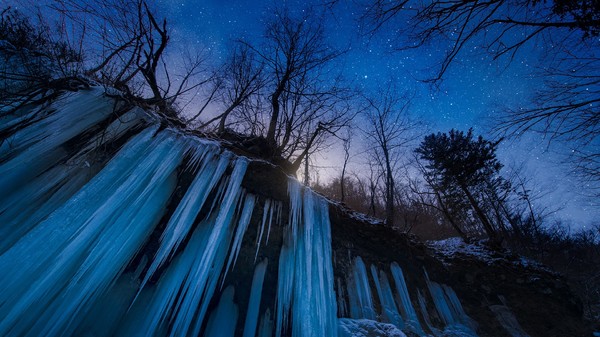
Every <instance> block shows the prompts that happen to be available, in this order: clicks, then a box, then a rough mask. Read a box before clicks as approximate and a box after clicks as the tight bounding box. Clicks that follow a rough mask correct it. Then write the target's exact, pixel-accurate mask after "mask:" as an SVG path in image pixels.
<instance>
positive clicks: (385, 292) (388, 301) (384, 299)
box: [371, 265, 404, 329]
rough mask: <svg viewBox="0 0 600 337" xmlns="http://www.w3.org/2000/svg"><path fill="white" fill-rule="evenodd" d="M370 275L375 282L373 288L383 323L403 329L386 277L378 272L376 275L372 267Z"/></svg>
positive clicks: (375, 269) (402, 322)
mask: <svg viewBox="0 0 600 337" xmlns="http://www.w3.org/2000/svg"><path fill="white" fill-rule="evenodd" d="M371 275H372V276H373V280H374V281H375V288H376V289H377V295H378V296H379V303H380V304H381V310H382V316H383V319H384V322H387V323H392V324H394V325H395V326H396V327H398V328H399V329H403V328H404V321H403V320H402V317H401V316H400V313H399V312H398V307H396V302H394V295H393V294H392V288H390V283H389V281H388V278H387V275H386V274H385V273H384V272H383V271H379V274H378V273H377V268H375V266H374V265H371Z"/></svg>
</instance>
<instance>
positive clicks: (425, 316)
mask: <svg viewBox="0 0 600 337" xmlns="http://www.w3.org/2000/svg"><path fill="white" fill-rule="evenodd" d="M417 300H418V301H419V308H420V309H421V314H422V315H423V319H424V320H425V324H426V325H427V327H428V328H429V330H430V331H431V332H432V333H433V335H434V336H441V331H440V330H438V329H436V328H435V327H434V326H433V324H431V319H430V318H429V311H427V305H426V303H425V297H424V296H423V294H421V291H420V290H417Z"/></svg>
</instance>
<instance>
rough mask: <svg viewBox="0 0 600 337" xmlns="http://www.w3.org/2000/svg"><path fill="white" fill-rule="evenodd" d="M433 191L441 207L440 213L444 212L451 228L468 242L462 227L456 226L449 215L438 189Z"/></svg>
mask: <svg viewBox="0 0 600 337" xmlns="http://www.w3.org/2000/svg"><path fill="white" fill-rule="evenodd" d="M434 192H435V197H436V198H437V201H438V203H439V204H440V208H441V209H442V213H444V216H446V219H448V222H450V225H451V226H452V228H454V230H455V231H456V232H457V233H458V235H460V236H461V237H462V238H463V240H464V241H465V242H468V241H469V238H468V237H467V235H466V234H465V232H463V231H462V229H460V227H458V224H456V222H454V219H453V218H452V216H451V215H450V211H449V210H448V208H447V207H446V204H445V203H444V201H443V200H442V197H441V196H440V193H439V192H438V191H434Z"/></svg>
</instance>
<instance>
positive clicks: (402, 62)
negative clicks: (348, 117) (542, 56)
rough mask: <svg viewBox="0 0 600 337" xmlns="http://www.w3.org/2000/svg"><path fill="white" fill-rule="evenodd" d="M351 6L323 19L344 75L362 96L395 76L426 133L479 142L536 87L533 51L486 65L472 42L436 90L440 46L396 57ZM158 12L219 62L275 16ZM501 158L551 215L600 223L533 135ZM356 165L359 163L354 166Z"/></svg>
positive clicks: (389, 39)
mask: <svg viewBox="0 0 600 337" xmlns="http://www.w3.org/2000/svg"><path fill="white" fill-rule="evenodd" d="M349 3H350V2H338V4H337V5H336V7H334V8H333V9H331V12H330V14H331V15H327V18H326V20H325V22H326V29H327V32H328V36H329V38H330V41H329V42H330V43H331V44H333V45H335V46H337V47H340V48H348V52H347V53H346V55H344V57H343V58H342V59H341V60H339V61H338V62H340V66H341V67H343V69H345V70H344V71H345V76H346V77H347V78H350V79H353V80H354V81H355V83H357V84H358V85H359V86H360V87H362V88H363V89H365V90H377V88H378V87H379V86H381V85H382V84H383V83H385V82H386V81H388V80H389V79H391V78H393V79H395V80H396V81H397V82H398V87H399V88H406V90H407V91H409V92H411V93H413V94H414V98H413V101H412V103H411V112H412V113H413V114H414V115H415V116H417V117H418V118H420V119H421V120H423V121H424V125H425V126H426V128H427V131H428V132H438V131H441V132H446V131H448V130H450V129H451V128H455V129H460V130H466V129H468V128H469V127H473V128H474V130H475V132H476V133H478V134H482V135H484V136H489V137H492V136H491V135H490V134H489V130H490V129H491V126H493V125H494V122H495V120H496V118H497V117H498V115H499V114H500V113H501V110H502V109H503V108H504V107H505V106H518V105H519V103H520V102H524V101H526V100H527V98H528V97H529V95H531V93H532V91H533V88H535V87H536V86H537V85H539V83H537V82H536V78H535V77H533V76H531V73H532V68H533V67H534V65H535V62H536V60H537V58H538V54H537V53H538V52H537V51H536V50H535V49H533V48H531V49H524V50H523V51H522V52H521V53H520V54H519V57H518V58H517V59H516V60H514V61H513V62H511V63H510V64H505V63H502V62H496V61H493V60H492V59H491V57H490V56H489V55H487V54H486V53H485V52H483V51H480V50H478V49H477V48H478V46H477V45H476V44H473V45H471V46H468V48H467V50H465V52H464V53H462V54H461V55H459V57H458V58H457V59H456V62H455V63H454V64H453V65H452V66H451V67H450V68H449V70H448V71H447V73H446V74H445V77H444V80H443V81H442V82H441V84H440V85H439V86H436V87H435V88H434V87H432V86H431V85H429V84H426V83H424V82H423V81H421V80H423V79H427V78H430V77H431V76H432V74H433V73H432V66H435V65H436V64H438V62H439V61H440V55H442V53H443V51H444V49H443V46H436V45H432V46H429V47H427V48H421V49H412V50H407V51H402V52H398V51H397V50H396V49H395V48H394V47H395V45H394V43H395V37H396V36H395V34H396V32H395V31H394V30H382V31H380V32H378V33H377V34H374V35H365V34H364V33H365V28H366V27H362V26H361V22H360V20H359V18H360V14H361V13H360V9H358V8H356V7H355V5H353V4H349ZM282 4H285V6H287V7H288V8H289V9H290V10H291V11H292V12H293V11H302V10H305V9H307V8H311V7H312V8H320V7H321V6H323V2H322V1H314V0H310V1H297V0H296V1H294V0H288V1H283V2H282ZM158 6H159V9H160V11H164V14H165V17H167V18H171V22H170V24H171V25H172V28H173V32H172V36H173V39H174V40H178V39H179V40H181V41H186V43H189V42H190V41H191V42H192V43H195V44H198V45H199V46H201V47H202V48H206V49H208V50H210V52H211V53H214V54H213V55H215V57H216V58H217V59H219V58H221V59H222V58H223V57H225V54H226V51H227V50H228V48H229V46H230V44H231V41H232V40H235V39H238V38H244V39H246V40H247V41H253V40H255V39H258V38H260V36H261V35H262V33H263V23H264V21H265V20H266V19H268V18H269V15H273V8H274V3H273V2H269V1H262V2H258V1H252V2H250V1H245V0H230V1H220V0H204V1H194V0H180V1H172V0H168V1H164V0H163V1H159V2H158ZM498 155H499V158H500V160H501V161H502V162H503V163H504V164H505V165H506V166H509V165H510V166H521V165H523V166H524V168H525V171H526V172H527V173H528V176H530V177H531V179H532V189H533V190H534V191H536V192H539V193H541V194H543V195H544V197H543V199H542V200H543V203H546V204H547V205H549V206H548V207H549V209H559V210H558V212H557V216H558V217H561V218H564V219H566V220H567V221H569V220H570V221H572V222H573V223H574V227H579V226H581V225H583V224H586V223H589V222H591V221H593V220H595V219H598V218H600V210H599V208H598V207H597V206H594V201H593V200H591V199H590V198H588V197H586V196H585V195H583V194H582V193H578V192H577V191H578V190H582V189H585V187H584V186H583V187H581V188H574V186H578V181H577V180H576V179H575V178H573V177H570V176H569V175H567V174H566V173H565V171H566V168H565V167H564V166H561V165H560V163H559V161H560V160H559V159H558V157H559V156H558V155H557V154H556V153H555V152H553V150H551V149H549V148H548V147H547V144H546V143H545V142H544V141H543V140H541V139H540V137H539V136H538V135H528V136H525V137H524V138H521V139H519V140H507V141H505V142H504V143H503V144H501V146H500V148H499V151H498ZM339 158H340V155H339V154H338V153H335V150H334V151H333V152H329V153H326V154H324V155H323V159H322V162H324V164H322V165H321V166H322V167H323V170H324V171H323V172H322V173H321V176H325V177H328V176H332V175H335V174H336V173H335V172H337V171H338V170H339V168H338V167H336V165H335V164H333V163H335V162H339ZM354 164H356V165H360V160H358V159H357V160H356V161H355V162H354Z"/></svg>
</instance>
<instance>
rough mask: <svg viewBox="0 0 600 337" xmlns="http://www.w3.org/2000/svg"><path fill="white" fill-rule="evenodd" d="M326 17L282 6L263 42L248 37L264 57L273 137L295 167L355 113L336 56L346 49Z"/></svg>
mask: <svg viewBox="0 0 600 337" xmlns="http://www.w3.org/2000/svg"><path fill="white" fill-rule="evenodd" d="M322 22H323V20H321V18H319V17H316V16H315V15H314V14H313V12H312V11H311V10H307V11H304V12H303V14H302V15H292V14H291V13H290V11H289V10H287V9H286V8H277V9H276V15H274V16H273V19H271V20H270V21H268V22H267V23H266V27H265V35H264V39H263V43H262V44H257V45H252V44H250V43H247V42H243V43H245V44H246V45H247V46H248V47H249V48H250V49H252V50H253V51H254V52H255V53H256V54H257V55H258V58H260V60H261V61H262V62H263V63H264V70H263V76H264V79H265V87H266V89H265V90H264V91H263V92H265V94H266V95H267V96H268V97H265V98H264V99H263V100H264V101H268V102H269V105H270V107H271V111H270V114H269V116H268V118H267V119H268V122H267V123H266V124H267V125H266V135H265V137H266V139H267V143H268V144H270V147H271V148H272V149H273V150H274V152H275V153H274V155H282V156H283V158H284V159H287V160H288V161H290V162H291V167H290V170H291V171H296V170H298V169H299V167H300V165H301V163H302V162H304V161H305V160H306V158H307V157H308V156H309V155H310V153H312V152H314V151H315V149H316V148H318V147H319V146H320V145H321V144H323V141H324V139H325V138H326V136H327V135H333V134H335V133H336V132H337V131H339V130H340V129H341V128H342V127H344V126H346V125H347V124H348V122H349V121H350V120H351V119H352V117H353V114H352V113H351V106H350V104H349V101H350V98H351V95H350V94H351V93H350V91H349V89H348V88H347V87H346V86H345V85H344V80H343V79H342V78H341V77H339V76H336V75H335V74H336V71H334V68H332V67H333V64H332V62H331V61H333V60H334V59H336V58H337V57H339V56H340V55H341V54H342V53H343V51H341V50H339V49H337V48H334V47H333V46H332V45H330V44H329V43H327V39H326V34H325V29H324V26H323V24H322Z"/></svg>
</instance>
